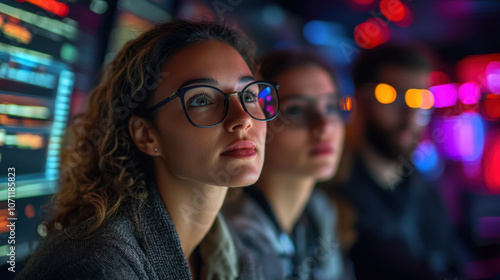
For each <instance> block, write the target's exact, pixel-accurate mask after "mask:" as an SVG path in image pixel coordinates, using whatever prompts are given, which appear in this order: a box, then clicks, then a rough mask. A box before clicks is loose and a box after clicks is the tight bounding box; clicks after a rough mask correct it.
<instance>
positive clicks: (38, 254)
mask: <svg viewBox="0 0 500 280" xmlns="http://www.w3.org/2000/svg"><path fill="white" fill-rule="evenodd" d="M140 214H141V215H140V216H141V220H140V226H137V224H138V223H137V222H134V220H135V219H132V218H130V217H129V215H120V216H118V217H117V218H115V219H113V220H112V221H111V222H109V223H107V224H106V225H104V226H102V227H101V228H100V229H99V230H98V231H96V232H95V233H94V234H93V235H92V237H91V238H90V239H86V240H75V239H71V238H69V237H68V236H67V235H65V234H63V233H58V234H54V235H53V236H51V237H50V238H49V239H47V240H46V241H45V242H43V244H42V245H41V246H40V247H39V248H38V249H37V250H36V251H35V253H34V254H33V255H32V257H31V258H30V260H29V261H28V263H27V264H26V266H25V267H24V269H23V270H22V271H21V272H20V274H19V275H18V277H17V278H16V279H21V280H22V279H191V274H190V270H189V267H188V263H187V260H186V258H185V257H184V254H183V252H182V248H181V243H180V240H179V236H178V235H177V231H176V229H175V227H174V224H173V222H172V219H171V218H170V216H169V214H168V212H167V210H166V208H165V206H164V204H163V201H162V200H161V198H160V195H159V192H158V189H157V188H156V186H155V185H154V184H152V186H150V187H149V196H148V199H147V205H145V206H143V207H142V209H141V213H140ZM207 237H209V238H207ZM207 237H205V239H204V240H203V241H202V243H201V244H200V252H201V254H202V259H203V264H202V272H201V277H202V278H204V279H260V277H258V274H259V271H260V270H259V268H258V267H257V265H256V262H255V260H254V259H252V258H250V257H249V256H247V255H245V254H244V252H242V251H241V250H238V249H239V248H240V247H241V246H240V245H239V244H240V242H239V241H238V240H237V239H233V238H231V235H230V234H229V231H228V229H227V226H226V225H225V222H224V220H223V219H222V217H221V216H220V215H219V216H218V218H217V220H216V221H215V222H214V225H213V226H212V229H211V230H210V232H209V234H207ZM207 239H208V241H207ZM204 242H205V243H212V244H208V245H207V246H204V247H202V245H203V243H204ZM214 242H215V243H214ZM207 248H208V249H207ZM207 251H208V253H207ZM236 252H237V253H236ZM207 255H208V256H207Z"/></svg>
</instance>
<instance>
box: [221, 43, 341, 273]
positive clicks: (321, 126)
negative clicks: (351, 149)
mask: <svg viewBox="0 0 500 280" xmlns="http://www.w3.org/2000/svg"><path fill="white" fill-rule="evenodd" d="M260 73H261V75H262V76H263V77H264V79H269V80H273V81H276V82H278V83H279V84H280V101H281V109H280V115H279V116H278V117H277V118H276V119H274V120H273V121H271V122H269V123H268V131H267V141H266V157H265V161H264V169H263V171H262V175H261V177H260V178H259V180H258V181H257V183H256V184H255V185H253V186H251V187H249V188H246V189H245V190H244V191H243V194H242V195H240V196H239V197H236V198H234V200H231V201H228V203H227V204H226V205H225V206H224V208H223V213H224V215H225V217H226V218H227V220H228V223H229V224H230V226H231V227H232V228H233V229H234V230H235V231H236V232H237V233H238V235H239V236H240V237H241V238H242V241H243V243H244V244H245V246H246V248H247V249H248V250H249V251H251V252H253V253H254V254H255V255H256V256H257V257H258V259H259V260H260V261H261V263H262V266H263V270H264V275H265V279H325V280H326V279H329V280H331V279H334V280H335V279H344V268H343V267H344V266H343V261H342V257H341V252H340V248H339V244H338V242H337V237H336V216H335V211H334V210H333V208H332V206H331V205H330V204H329V201H328V199H327V198H326V196H325V195H324V194H323V193H322V192H320V191H319V190H315V189H314V187H315V184H316V182H317V181H319V180H326V179H328V178H330V177H331V176H333V175H334V174H335V171H336V169H337V164H338V161H339V158H340V154H341V151H342V146H343V141H344V122H343V118H342V116H343V114H345V112H347V111H348V110H349V109H350V105H351V104H350V103H349V99H343V98H341V96H340V94H339V90H338V88H337V86H336V83H335V80H334V78H333V76H332V74H331V72H330V69H329V68H328V66H327V65H326V64H325V63H324V62H322V61H321V60H320V59H318V58H316V57H315V56H313V55H310V54H308V53H306V52H298V51H279V52H275V53H271V54H268V55H266V56H264V57H263V58H262V60H261V70H260Z"/></svg>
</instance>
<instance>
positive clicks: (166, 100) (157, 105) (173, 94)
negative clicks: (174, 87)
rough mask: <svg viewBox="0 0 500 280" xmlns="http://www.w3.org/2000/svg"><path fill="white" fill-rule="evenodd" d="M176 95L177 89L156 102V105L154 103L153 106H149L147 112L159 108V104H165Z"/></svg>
mask: <svg viewBox="0 0 500 280" xmlns="http://www.w3.org/2000/svg"><path fill="white" fill-rule="evenodd" d="M176 97H177V91H176V92H174V93H172V94H171V95H170V96H169V97H167V98H165V99H163V100H162V101H160V102H159V103H157V104H156V105H154V106H153V107H150V108H149V109H148V110H149V113H150V114H151V113H153V111H155V110H156V109H158V108H160V107H161V106H163V105H165V104H167V103H168V102H170V101H172V100H173V99H174V98H176Z"/></svg>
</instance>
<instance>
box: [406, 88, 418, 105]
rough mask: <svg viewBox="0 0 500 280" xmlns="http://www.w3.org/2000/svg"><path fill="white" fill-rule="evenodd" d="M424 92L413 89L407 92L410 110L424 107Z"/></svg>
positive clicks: (407, 103)
mask: <svg viewBox="0 0 500 280" xmlns="http://www.w3.org/2000/svg"><path fill="white" fill-rule="evenodd" d="M421 91H422V90H420V89H414V88H411V89H409V90H407V91H406V94H405V101H406V105H408V107H410V108H419V107H420V106H422V93H421Z"/></svg>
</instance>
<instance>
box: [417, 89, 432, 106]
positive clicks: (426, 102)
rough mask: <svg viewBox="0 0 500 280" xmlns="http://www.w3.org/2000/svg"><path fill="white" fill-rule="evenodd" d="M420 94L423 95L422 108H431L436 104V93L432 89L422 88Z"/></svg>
mask: <svg viewBox="0 0 500 280" xmlns="http://www.w3.org/2000/svg"><path fill="white" fill-rule="evenodd" d="M420 96H421V97H422V104H420V108H422V109H430V108H432V106H434V95H433V94H432V92H431V91H430V90H427V89H422V90H420Z"/></svg>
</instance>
